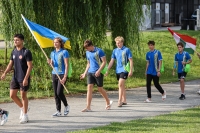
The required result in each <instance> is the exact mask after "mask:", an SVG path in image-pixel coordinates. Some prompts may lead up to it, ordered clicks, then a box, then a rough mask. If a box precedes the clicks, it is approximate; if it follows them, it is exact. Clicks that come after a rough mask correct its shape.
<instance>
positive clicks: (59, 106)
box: [52, 74, 61, 112]
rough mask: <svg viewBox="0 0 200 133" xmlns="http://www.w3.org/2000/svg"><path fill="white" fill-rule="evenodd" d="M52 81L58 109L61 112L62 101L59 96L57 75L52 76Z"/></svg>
mask: <svg viewBox="0 0 200 133" xmlns="http://www.w3.org/2000/svg"><path fill="white" fill-rule="evenodd" d="M52 80H53V89H54V98H55V102H56V109H57V111H59V112H60V111H61V100H60V98H59V97H58V95H57V86H58V77H56V75H54V74H53V75H52Z"/></svg>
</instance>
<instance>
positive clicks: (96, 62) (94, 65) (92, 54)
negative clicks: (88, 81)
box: [86, 47, 105, 73]
mask: <svg viewBox="0 0 200 133" xmlns="http://www.w3.org/2000/svg"><path fill="white" fill-rule="evenodd" d="M104 56H105V53H104V52H103V50H102V49H100V48H97V47H94V51H86V57H87V60H88V61H89V63H90V67H89V70H88V72H89V73H95V72H96V71H97V70H98V69H99V68H100V65H101V57H104Z"/></svg>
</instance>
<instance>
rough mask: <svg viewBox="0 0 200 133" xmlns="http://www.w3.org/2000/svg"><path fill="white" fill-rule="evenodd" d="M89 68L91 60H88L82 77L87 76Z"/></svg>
mask: <svg viewBox="0 0 200 133" xmlns="http://www.w3.org/2000/svg"><path fill="white" fill-rule="evenodd" d="M89 68H90V62H89V61H87V65H86V68H85V71H84V73H83V74H81V76H80V79H84V78H85V76H86V74H87V72H88V69H89Z"/></svg>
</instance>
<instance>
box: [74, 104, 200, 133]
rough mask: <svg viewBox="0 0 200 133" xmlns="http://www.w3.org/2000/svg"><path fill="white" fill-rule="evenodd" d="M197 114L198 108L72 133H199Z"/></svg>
mask: <svg viewBox="0 0 200 133" xmlns="http://www.w3.org/2000/svg"><path fill="white" fill-rule="evenodd" d="M199 112H200V107H195V108H191V109H187V110H183V111H176V112H172V113H170V114H165V115H160V116H155V117H149V118H144V119H137V120H131V121H128V122H124V123H120V122H113V123H111V124H109V125H107V126H102V127H96V128H91V129H87V130H82V131H75V132H73V133H114V132H119V133H199V131H200V119H199V117H200V115H199Z"/></svg>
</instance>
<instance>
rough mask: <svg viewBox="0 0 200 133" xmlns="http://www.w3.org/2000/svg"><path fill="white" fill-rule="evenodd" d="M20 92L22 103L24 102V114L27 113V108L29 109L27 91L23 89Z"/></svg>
mask: <svg viewBox="0 0 200 133" xmlns="http://www.w3.org/2000/svg"><path fill="white" fill-rule="evenodd" d="M20 93H21V98H22V104H23V112H24V114H26V113H27V110H28V98H27V91H23V90H21V91H20Z"/></svg>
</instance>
